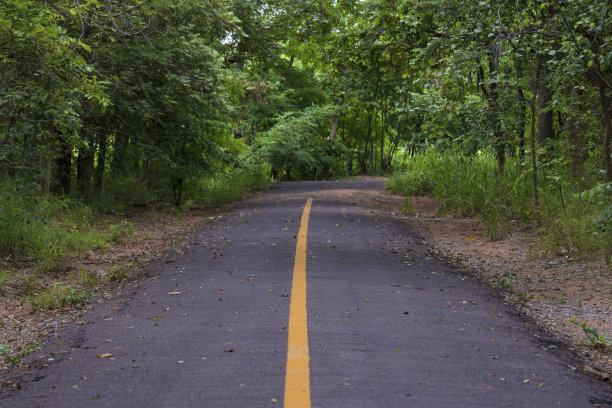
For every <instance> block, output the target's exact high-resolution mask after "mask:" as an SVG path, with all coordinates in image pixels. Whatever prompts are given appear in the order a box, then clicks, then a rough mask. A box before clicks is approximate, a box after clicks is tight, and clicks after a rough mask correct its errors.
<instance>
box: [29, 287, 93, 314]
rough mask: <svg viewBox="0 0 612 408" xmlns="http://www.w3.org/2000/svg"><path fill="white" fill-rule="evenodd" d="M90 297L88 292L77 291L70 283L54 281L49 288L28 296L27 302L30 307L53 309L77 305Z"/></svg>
mask: <svg viewBox="0 0 612 408" xmlns="http://www.w3.org/2000/svg"><path fill="white" fill-rule="evenodd" d="M90 297H91V293H90V292H83V293H78V292H77V291H76V290H75V289H74V288H72V287H71V286H70V285H63V284H61V283H56V284H54V285H53V287H52V288H51V289H48V290H46V291H43V292H40V293H36V294H35V295H33V296H29V297H28V302H29V303H30V306H31V307H32V309H55V308H59V307H63V306H74V305H78V304H80V303H83V302H85V301H87V300H88V299H89V298H90Z"/></svg>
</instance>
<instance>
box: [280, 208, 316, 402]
mask: <svg viewBox="0 0 612 408" xmlns="http://www.w3.org/2000/svg"><path fill="white" fill-rule="evenodd" d="M311 204H312V198H309V199H308V200H307V201H306V205H305V206H304V212H303V213H302V220H301V222H300V231H299V232H298V239H297V245H296V248H295V265H294V266H293V284H292V286H291V306H290V308H289V341H288V346H287V373H286V375H285V408H297V407H302V408H310V367H309V363H310V357H309V356H308V314H307V311H306V239H307V234H308V218H309V217H310V206H311Z"/></svg>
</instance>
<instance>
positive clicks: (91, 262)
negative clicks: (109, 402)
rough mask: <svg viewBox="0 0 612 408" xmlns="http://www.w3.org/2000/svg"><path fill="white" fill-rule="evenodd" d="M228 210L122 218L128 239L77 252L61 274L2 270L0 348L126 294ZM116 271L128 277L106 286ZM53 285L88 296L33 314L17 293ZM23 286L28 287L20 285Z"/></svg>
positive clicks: (5, 373) (38, 337) (17, 347)
mask: <svg viewBox="0 0 612 408" xmlns="http://www.w3.org/2000/svg"><path fill="white" fill-rule="evenodd" d="M230 207H231V206H226V207H223V208H219V209H216V210H192V211H190V212H189V213H187V214H184V215H173V214H169V213H166V212H161V211H155V212H147V213H144V214H139V215H132V216H127V217H126V219H127V220H128V221H129V222H130V223H131V224H132V225H133V226H134V227H135V233H134V234H133V235H132V236H129V237H124V238H122V239H120V240H119V241H118V242H116V243H115V244H114V245H112V246H110V247H108V248H106V249H104V250H96V251H88V252H85V253H81V254H80V255H79V256H78V257H73V258H72V259H70V262H69V265H68V266H67V267H66V268H65V269H64V270H61V271H58V272H56V273H54V274H41V273H37V272H36V271H35V270H34V269H33V268H31V267H23V268H19V269H17V268H12V269H11V268H6V267H3V269H4V270H7V271H8V272H10V273H12V274H13V277H12V279H11V280H10V281H9V282H8V283H5V284H4V285H3V287H2V288H1V290H0V345H8V346H9V349H10V353H11V355H18V354H19V353H21V352H22V350H24V349H25V348H26V347H28V346H30V345H32V344H34V343H36V342H40V343H42V342H43V340H44V339H47V338H49V337H51V336H53V334H54V333H56V332H59V331H60V329H61V327H62V326H63V325H66V324H68V323H70V322H72V321H74V320H78V319H79V318H80V317H82V316H83V313H84V311H85V310H86V309H88V308H91V307H93V306H94V305H95V304H96V303H102V302H104V301H106V300H109V299H113V298H118V297H121V296H122V294H123V292H125V293H129V292H130V291H131V290H133V288H134V287H135V286H136V285H138V282H139V281H140V280H142V279H144V278H146V273H145V271H146V268H145V266H146V265H147V264H149V263H151V262H153V261H155V260H158V259H160V258H165V257H168V254H169V251H173V250H175V251H180V249H173V248H174V247H175V245H176V244H177V243H178V242H180V241H181V240H182V238H183V237H185V236H186V235H187V234H189V233H190V232H192V231H194V230H197V229H199V228H202V227H203V226H204V225H206V224H207V223H210V222H212V221H213V220H214V219H216V218H220V217H222V214H223V212H224V211H226V210H228V209H229V208H230ZM121 267H124V268H125V270H126V271H127V273H128V276H127V277H126V278H125V279H124V280H122V281H121V282H117V281H110V282H109V281H108V280H107V279H104V274H106V273H108V272H109V271H111V270H112V269H113V268H121ZM88 273H91V274H95V275H98V276H99V279H98V280H97V282H95V284H93V285H92V284H88V283H87V282H84V279H83V278H82V276H83V275H85V274H88ZM54 284H62V285H64V286H67V285H69V286H70V287H72V288H73V289H75V291H76V292H78V293H85V292H89V293H91V298H90V299H89V300H88V301H87V302H86V303H84V304H82V305H78V306H75V307H69V306H66V307H61V308H57V309H50V310H36V309H33V308H32V306H31V305H30V303H29V302H28V300H27V298H26V296H24V295H23V294H24V293H27V292H31V293H36V292H39V291H41V290H45V289H48V288H51V287H52V286H53V285H54ZM28 285H29V286H31V287H26V286H28ZM25 360H26V359H24V361H25ZM52 360H53V358H50V361H52ZM10 368H11V367H10V365H9V362H8V361H7V360H6V359H4V358H2V356H0V389H1V388H3V387H6V386H11V385H12V381H10V380H9V375H10V372H9V369H10Z"/></svg>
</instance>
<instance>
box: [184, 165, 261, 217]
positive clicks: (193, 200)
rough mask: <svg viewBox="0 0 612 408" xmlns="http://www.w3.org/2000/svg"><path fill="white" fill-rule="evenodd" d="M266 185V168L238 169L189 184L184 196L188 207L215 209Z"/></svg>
mask: <svg viewBox="0 0 612 408" xmlns="http://www.w3.org/2000/svg"><path fill="white" fill-rule="evenodd" d="M268 183H269V176H268V168H267V167H266V166H263V165H262V166H251V167H249V168H238V169H234V170H232V171H231V172H230V173H227V174H223V175H220V176H218V177H215V178H211V179H200V180H197V181H195V182H193V183H190V187H189V189H188V190H187V191H186V192H185V196H186V197H187V200H186V201H187V202H188V204H189V205H196V206H201V207H216V206H219V205H223V204H228V203H232V202H234V201H238V200H240V199H242V198H243V197H244V196H245V195H246V194H247V193H249V192H251V191H256V190H261V189H263V188H265V187H266V186H267V185H268Z"/></svg>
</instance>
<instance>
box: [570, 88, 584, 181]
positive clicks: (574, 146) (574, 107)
mask: <svg viewBox="0 0 612 408" xmlns="http://www.w3.org/2000/svg"><path fill="white" fill-rule="evenodd" d="M568 93H569V95H570V115H569V118H568V120H567V121H566V124H567V137H568V143H569V148H570V164H571V168H572V178H573V179H574V180H579V179H581V178H582V176H583V174H584V169H583V167H582V166H583V164H584V157H583V155H582V128H581V126H580V116H581V115H580V111H581V106H580V102H579V100H578V97H579V96H580V93H581V92H579V91H577V90H576V89H575V88H572V89H570V90H569V92H568Z"/></svg>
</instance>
